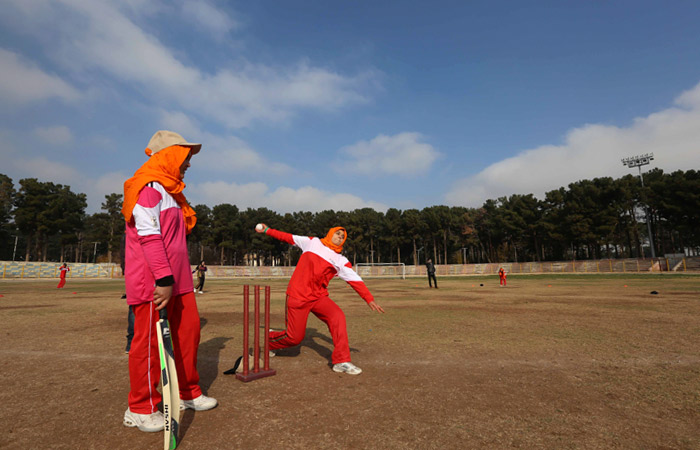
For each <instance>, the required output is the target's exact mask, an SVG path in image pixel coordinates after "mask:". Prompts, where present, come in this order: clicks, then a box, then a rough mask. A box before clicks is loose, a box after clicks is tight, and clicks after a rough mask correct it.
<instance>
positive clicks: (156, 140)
mask: <svg viewBox="0 0 700 450" xmlns="http://www.w3.org/2000/svg"><path fill="white" fill-rule="evenodd" d="M172 145H181V146H183V147H191V148H192V154H193V155H196V154H197V153H199V150H201V149H202V144H195V143H193V142H187V141H186V140H185V138H183V137H182V136H180V135H179V134H177V133H175V132H174V131H167V130H160V131H156V134H154V135H153V137H152V138H151V140H150V141H148V147H146V154H148V155H149V156H150V155H154V154H156V153H158V152H159V151H161V150H163V149H164V148H168V147H170V146H172ZM148 150H150V151H151V152H150V153H149V152H148Z"/></svg>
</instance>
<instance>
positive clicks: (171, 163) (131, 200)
mask: <svg viewBox="0 0 700 450" xmlns="http://www.w3.org/2000/svg"><path fill="white" fill-rule="evenodd" d="M189 153H190V148H189V147H182V146H179V145H171V146H170V147H168V148H164V149H163V150H161V151H159V152H157V153H156V154H154V155H152V156H151V157H150V158H148V161H146V162H145V163H144V164H143V165H142V166H141V167H140V168H139V169H138V170H137V171H136V173H134V176H133V177H131V178H129V179H128V180H126V181H125V182H124V204H123V206H122V215H123V216H124V219H126V221H127V222H130V221H131V217H132V215H133V211H134V206H136V202H137V201H138V200H139V194H140V193H141V190H142V189H143V188H144V186H146V185H147V184H148V183H150V182H151V181H157V182H158V183H160V184H161V185H163V187H164V188H165V190H166V191H167V192H168V193H169V194H170V195H172V196H173V198H174V199H175V201H176V202H177V204H178V206H179V207H180V209H182V213H183V215H184V216H185V226H186V227H187V234H189V233H190V232H191V231H192V228H194V224H195V223H196V222H197V217H196V216H195V212H194V209H192V207H191V206H190V205H189V203H187V199H186V198H185V195H184V194H183V193H182V190H183V189H185V183H184V182H183V181H182V179H181V178H180V166H182V163H184V162H185V159H187V155H189ZM146 154H147V155H149V156H150V155H151V152H150V149H146Z"/></svg>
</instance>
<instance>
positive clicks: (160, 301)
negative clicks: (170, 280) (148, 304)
mask: <svg viewBox="0 0 700 450" xmlns="http://www.w3.org/2000/svg"><path fill="white" fill-rule="evenodd" d="M172 295H173V287H172V286H156V290H155V291H153V303H155V304H156V311H160V310H161V309H163V308H165V307H166V306H167V305H168V302H169V301H170V297H172Z"/></svg>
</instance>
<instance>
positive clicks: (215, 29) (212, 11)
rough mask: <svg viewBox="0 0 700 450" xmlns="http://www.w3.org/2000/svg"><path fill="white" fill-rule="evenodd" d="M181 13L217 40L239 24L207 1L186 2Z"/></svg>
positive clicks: (189, 0)
mask: <svg viewBox="0 0 700 450" xmlns="http://www.w3.org/2000/svg"><path fill="white" fill-rule="evenodd" d="M182 13H183V15H184V16H185V17H186V19H188V20H190V21H192V22H193V24H195V25H197V26H198V27H199V28H200V29H202V30H204V31H206V32H207V33H210V34H211V35H212V36H214V37H215V38H217V39H221V38H223V37H224V36H225V35H226V34H227V33H229V32H230V31H232V30H235V29H237V28H238V27H239V23H238V22H237V21H236V20H234V19H233V18H232V17H230V16H229V15H228V14H226V13H225V12H224V11H222V10H220V9H218V8H216V7H215V6H213V5H211V4H210V3H209V2H207V1H202V0H199V1H195V0H187V1H185V2H184V3H183V4H182Z"/></svg>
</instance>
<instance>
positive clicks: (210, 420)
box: [0, 274, 700, 450]
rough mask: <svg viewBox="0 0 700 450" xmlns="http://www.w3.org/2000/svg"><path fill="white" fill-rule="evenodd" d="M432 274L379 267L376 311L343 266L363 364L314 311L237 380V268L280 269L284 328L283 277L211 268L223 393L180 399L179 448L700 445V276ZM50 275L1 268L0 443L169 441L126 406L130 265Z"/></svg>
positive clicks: (208, 379)
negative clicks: (382, 272)
mask: <svg viewBox="0 0 700 450" xmlns="http://www.w3.org/2000/svg"><path fill="white" fill-rule="evenodd" d="M438 281H439V283H440V289H437V290H436V289H428V287H427V280H424V279H408V280H378V279H373V280H368V281H367V284H368V286H369V288H370V290H371V291H372V292H373V293H374V295H375V297H376V299H377V302H378V303H379V304H380V305H382V306H383V307H384V309H385V310H386V314H384V315H379V314H376V313H373V312H372V311H371V310H370V309H369V308H368V307H367V306H366V304H365V303H364V302H363V301H362V300H361V299H360V298H359V297H358V296H357V295H356V294H355V293H354V291H352V289H350V288H349V287H348V286H347V285H345V284H344V283H342V282H341V281H339V280H335V281H334V282H333V283H332V284H331V289H330V293H331V297H332V298H333V299H334V300H336V302H337V303H338V304H339V305H340V306H341V307H342V308H343V310H344V311H345V314H346V317H347V321H348V331H349V335H350V346H351V351H352V357H353V362H355V363H356V364H357V365H358V366H360V367H362V368H363V370H364V373H363V374H361V375H359V376H356V377H353V376H348V375H343V374H337V373H334V372H332V371H331V369H330V353H331V349H332V344H331V340H330V336H329V333H328V330H327V329H326V328H325V325H324V324H323V323H322V322H320V321H319V320H318V319H316V318H315V317H313V316H312V317H311V318H310V320H309V323H308V331H307V335H306V338H305V340H304V342H303V343H302V345H301V346H300V347H298V348H295V349H289V350H286V351H284V352H282V354H281V355H279V356H277V357H275V358H273V359H272V360H271V365H272V367H273V368H274V369H276V370H277V375H276V376H274V377H270V378H266V379H262V380H258V381H254V382H251V383H241V382H239V381H237V380H235V379H234V378H233V377H231V376H227V375H223V373H222V372H223V371H224V370H226V369H229V368H230V367H231V366H232V365H233V363H234V361H235V359H236V358H237V357H238V356H239V355H240V354H241V352H242V348H241V347H242V344H241V333H242V325H241V322H242V301H241V292H242V285H243V284H246V283H249V284H255V283H258V284H262V285H270V286H272V303H273V306H272V309H273V315H272V327H273V328H281V327H282V326H283V324H284V290H285V286H286V280H240V279H237V280H207V285H206V289H205V294H203V295H198V296H197V300H198V304H199V311H200V315H201V318H202V342H201V346H200V358H199V370H200V375H201V385H202V387H203V389H204V391H205V392H206V393H207V394H208V395H211V396H213V397H216V398H217V399H218V400H219V402H220V406H219V407H218V408H216V409H214V410H212V411H206V412H197V413H195V412H193V411H189V410H188V411H187V412H185V413H184V414H183V417H182V429H181V436H182V442H181V444H180V446H179V447H178V448H181V449H183V450H184V449H230V448H239V449H257V448H260V449H262V448H298V449H302V448H303V449H308V448H319V449H320V448H323V449H351V448H352V449H355V448H361V449H384V448H386V449H389V448H392V449H393V448H416V449H446V448H511V447H515V448H552V449H555V448H556V449H560V448H586V449H590V448H635V449H636V448H669V449H670V448H679V449H684V448H687V449H691V448H700V432H699V431H698V430H700V345H699V343H700V276H690V275H668V274H664V275H607V276H595V275H578V276H576V275H569V276H566V275H559V276H520V277H519V276H509V278H508V287H507V288H499V286H498V279H497V277H495V276H492V277H473V278H472V277H469V278H441V279H439V280H438ZM56 284H57V280H48V281H46V280H45V281H26V280H25V281H12V280H8V281H0V294H1V295H2V297H0V320H1V322H0V323H2V328H1V330H2V331H1V334H0V336H2V341H1V342H2V346H1V348H0V368H1V370H0V385H1V386H2V389H0V401H1V402H2V405H3V408H2V410H1V412H0V423H1V424H2V425H0V426H1V427H2V430H1V431H2V432H0V448H3V449H31V448H37V449H45V448H52V449H53V448H56V449H145V448H154V449H155V448H162V435H161V434H160V433H142V432H140V431H137V430H136V429H132V428H125V427H124V426H122V424H121V421H122V416H123V414H124V410H125V409H126V406H127V393H128V389H129V386H128V377H127V359H128V357H127V355H125V354H124V345H125V334H126V312H127V310H126V305H125V303H124V300H121V299H120V297H121V295H122V293H123V285H122V283H121V282H119V281H101V280H95V281H76V280H69V281H68V284H67V285H66V288H65V289H63V290H61V291H58V290H56V289H55V287H56ZM482 284H483V286H482ZM652 291H656V292H658V294H651V292H652Z"/></svg>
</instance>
